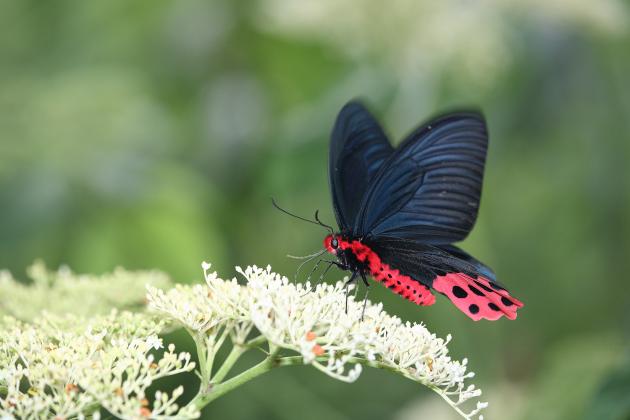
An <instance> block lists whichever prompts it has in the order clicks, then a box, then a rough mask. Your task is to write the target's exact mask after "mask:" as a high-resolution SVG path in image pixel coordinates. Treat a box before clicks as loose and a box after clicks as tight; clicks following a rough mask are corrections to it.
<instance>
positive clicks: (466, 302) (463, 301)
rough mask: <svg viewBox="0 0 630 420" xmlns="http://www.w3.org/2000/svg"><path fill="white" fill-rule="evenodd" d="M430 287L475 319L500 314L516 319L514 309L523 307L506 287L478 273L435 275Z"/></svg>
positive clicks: (488, 317)
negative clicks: (474, 274)
mask: <svg viewBox="0 0 630 420" xmlns="http://www.w3.org/2000/svg"><path fill="white" fill-rule="evenodd" d="M433 288H434V289H435V290H437V291H438V292H440V293H442V294H444V295H446V297H448V298H449V299H450V300H451V302H453V304H454V305H455V306H457V308H458V309H459V310H460V311H462V312H463V313H465V314H466V315H468V316H469V317H470V318H471V319H473V320H475V321H479V320H480V319H489V320H491V321H494V320H496V319H499V318H501V317H502V316H506V317H507V318H508V319H515V318H516V310H517V309H518V308H521V307H523V303H522V302H521V301H519V300H518V299H516V298H514V297H512V296H510V294H509V293H508V291H507V290H505V289H503V288H499V287H498V286H496V285H493V284H492V283H490V281H489V280H488V279H486V278H484V277H481V276H480V277H478V278H476V279H475V278H472V277H470V276H468V275H466V274H464V273H449V274H446V275H445V276H438V277H436V279H435V280H433Z"/></svg>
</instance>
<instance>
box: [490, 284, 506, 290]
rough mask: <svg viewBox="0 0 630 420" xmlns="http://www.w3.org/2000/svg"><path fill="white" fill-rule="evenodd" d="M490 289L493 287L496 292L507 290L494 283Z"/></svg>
mask: <svg viewBox="0 0 630 420" xmlns="http://www.w3.org/2000/svg"><path fill="white" fill-rule="evenodd" d="M490 287H492V288H493V289H494V290H499V291H501V290H505V289H504V288H503V287H501V286H499V285H498V284H494V283H490Z"/></svg>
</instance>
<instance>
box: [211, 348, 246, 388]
mask: <svg viewBox="0 0 630 420" xmlns="http://www.w3.org/2000/svg"><path fill="white" fill-rule="evenodd" d="M245 350H247V349H246V348H244V347H241V346H239V345H237V344H234V346H233V347H232V350H231V351H230V354H228V357H227V358H226V359H225V361H224V362H223V364H222V365H221V367H220V368H219V370H218V371H217V373H216V374H215V375H214V376H212V383H213V384H218V383H220V382H221V381H222V380H223V379H224V378H225V376H226V375H227V374H228V373H229V372H230V369H232V366H234V364H235V363H236V361H237V360H238V359H239V357H241V355H242V354H243V353H245Z"/></svg>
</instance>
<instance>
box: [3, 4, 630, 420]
mask: <svg viewBox="0 0 630 420" xmlns="http://www.w3.org/2000/svg"><path fill="white" fill-rule="evenodd" d="M629 23H630V17H629V11H628V7H627V2H623V1H621V0H603V1H598V2H589V1H586V0H566V1H563V2H561V3H560V4H558V3H557V2H547V1H542V0H537V1H533V2H523V1H518V0H511V1H505V2H494V1H490V0H487V1H478V2H464V3H462V2H460V1H454V0H447V1H440V2H431V1H415V0H413V1H412V0H395V1H393V2H392V4H390V5H388V7H387V8H383V6H382V2H379V1H376V0H366V1H361V2H359V1H348V2H337V1H333V0H313V1H304V2H289V1H285V0H257V1H252V2H229V1H227V0H211V1H207V2H206V1H201V0H194V1H187V2H155V1H140V2H133V3H129V2H124V1H122V0H114V1H108V2H83V3H78V2H69V1H60V2H55V3H54V4H52V3H47V2H37V1H32V0H31V1H28V0H27V1H21V2H17V1H7V2H1V3H0V62H1V63H2V64H1V65H0V267H3V268H8V269H10V270H12V271H13V272H19V270H22V269H23V267H25V266H27V265H28V264H30V263H31V261H32V260H33V259H34V258H36V257H42V258H43V259H44V261H45V262H46V264H48V266H52V267H57V266H58V265H60V264H69V265H70V266H72V267H73V268H75V269H77V270H78V271H80V272H97V273H98V272H105V271H109V270H111V269H113V268H114V267H116V266H118V265H124V266H125V267H128V268H131V269H136V268H137V269H142V268H144V269H146V268H151V269H153V268H156V269H161V270H164V271H166V272H168V273H169V274H170V275H171V276H173V278H175V279H177V280H178V281H182V282H193V281H199V280H200V279H201V273H200V272H198V271H196V270H195V269H194V267H197V266H198V263H199V261H201V260H203V259H208V260H212V261H213V262H215V265H216V267H217V269H218V270H219V271H222V272H231V270H232V267H233V266H234V265H236V264H240V265H247V264H252V263H258V264H267V263H271V264H272V265H273V266H274V268H275V269H277V270H278V271H280V272H287V273H288V272H292V271H293V270H295V267H296V264H295V263H294V261H291V260H287V259H286V258H285V257H284V255H285V254H286V253H291V254H295V255H303V254H307V253H311V252H313V251H314V250H315V249H317V248H319V247H321V239H322V238H323V232H321V231H319V230H318V229H317V228H315V227H313V226H309V225H307V224H301V223H299V222H297V221H295V220H292V219H289V218H286V217H285V216H283V215H281V214H279V213H278V212H276V211H274V210H273V209H272V207H271V205H270V204H269V197H270V196H274V197H276V198H277V199H278V200H279V201H280V202H281V203H282V204H283V205H284V206H286V207H288V208H290V209H292V210H294V211H296V212H298V213H300V214H304V215H309V214H312V213H313V212H314V210H315V209H316V208H320V209H321V210H322V216H323V218H324V219H325V220H327V221H329V222H330V221H332V220H333V217H332V212H331V209H330V198H329V192H328V185H327V180H326V159H327V141H328V139H327V137H328V134H329V131H330V129H331V125H332V123H333V120H334V117H335V113H336V112H337V111H338V110H339V108H340V107H341V106H342V104H343V103H344V102H345V101H346V100H348V99H349V98H351V97H355V96H361V97H363V98H365V99H366V100H367V101H368V103H369V104H370V105H371V106H372V108H373V109H374V110H375V111H376V113H377V114H378V115H379V116H380V117H381V119H382V120H383V122H384V125H385V128H386V131H387V132H388V133H389V134H390V135H391V137H392V138H393V139H395V140H396V141H398V140H399V139H400V138H401V137H402V136H403V135H404V134H405V133H406V132H408V131H410V130H411V129H412V128H413V126H414V125H415V124H417V123H418V122H419V121H420V120H422V119H424V118H426V117H427V116H429V115H431V114H434V113H436V112H439V111H442V110H446V109H449V108H451V107H456V106H465V105H477V106H479V107H481V108H482V109H483V110H484V112H485V114H486V116H487V118H488V121H489V129H490V136H491V139H490V151H489V158H488V163H487V169H486V175H485V185H484V194H483V197H482V202H481V212H480V218H479V221H478V223H477V226H476V227H475V230H474V231H473V233H472V235H471V237H470V238H469V239H468V240H467V241H466V242H465V243H464V244H463V245H462V246H463V247H464V248H465V249H466V250H468V251H470V252H471V253H473V254H474V255H476V256H478V257H479V258H480V259H481V260H482V261H485V262H487V263H489V265H491V266H492V267H493V268H495V270H496V272H497V273H498V275H499V278H500V279H501V280H502V281H503V282H504V283H505V284H506V285H507V286H508V287H509V288H510V290H511V291H512V292H513V294H514V295H515V296H517V297H518V298H519V299H521V300H522V301H524V302H525V308H524V309H523V310H522V311H521V313H520V316H519V319H518V320H516V321H515V322H507V321H502V322H498V323H471V322H470V321H469V320H468V319H466V318H465V317H464V316H462V315H461V314H460V313H458V312H457V311H456V310H454V309H453V308H452V307H451V305H450V304H449V303H448V302H446V301H445V300H444V299H439V298H438V302H437V303H436V305H435V306H433V307H431V308H418V307H415V306H413V305H411V304H409V303H408V302H403V301H401V300H400V299H398V298H397V297H396V296H392V295H391V294H389V293H388V292H387V291H386V290H374V291H373V292H372V293H373V295H372V298H373V299H380V300H382V301H383V302H384V304H385V305H386V308H388V310H389V311H390V312H393V313H396V314H398V315H401V316H402V317H403V318H404V319H409V320H412V321H419V320H422V321H424V322H426V323H427V324H428V325H429V326H430V327H431V329H432V330H434V331H436V332H437V333H438V334H439V335H442V336H443V335H446V334H447V333H449V332H452V333H453V335H455V336H456V337H457V341H456V342H455V343H453V346H452V349H451V350H452V352H453V353H454V354H455V355H458V354H466V355H468V356H469V357H470V358H471V362H472V361H474V365H475V366H476V367H477V369H476V370H477V374H478V377H477V378H478V380H479V381H480V382H481V384H482V385H484V383H487V384H504V383H505V384H511V385H513V386H515V387H517V389H520V390H521V392H522V393H523V394H524V399H525V404H524V406H525V408H523V412H522V413H520V412H519V413H514V412H509V413H506V412H502V413H497V414H496V416H498V417H503V418H506V417H513V418H518V417H519V416H524V415H525V413H528V412H532V411H528V410H535V407H539V406H541V404H542V403H541V401H542V400H541V398H543V397H542V395H541V394H539V393H537V392H535V387H534V386H533V385H532V384H537V383H545V381H546V378H547V375H550V373H549V371H548V370H547V369H544V368H543V367H542V366H543V365H544V364H541V361H542V360H548V358H549V357H551V356H550V355H549V354H548V352H549V351H550V350H549V349H551V348H554V347H555V346H556V345H560V344H559V343H562V342H566V341H567V340H577V341H580V340H582V339H584V338H587V339H588V337H592V336H593V334H594V333H597V334H599V333H601V334H604V335H606V336H610V337H616V338H617V340H621V334H622V332H621V331H622V328H623V320H624V317H627V315H626V314H625V313H624V311H625V309H626V308H627V307H628V300H627V293H624V291H625V290H626V289H627V279H626V275H625V273H627V272H629V271H630V259H628V258H627V254H628V250H630V223H629V222H628V220H630V219H628V215H629V214H630V195H629V194H628V191H630V169H629V168H630V166H628V164H627V162H628V161H629V160H630V127H629V126H628V122H627V121H628V118H627V116H628V115H630V79H629V78H628V77H627V75H628V74H630V55H629V54H628V53H627V50H628V45H629V44H630V32H629V29H630V25H629ZM17 277H23V276H21V275H17ZM337 277H338V273H336V274H335V273H331V275H330V277H329V279H332V278H337ZM595 351H596V350H594V349H593V348H591V347H583V350H581V353H580V354H581V355H582V356H583V358H584V360H589V359H590V358H591V357H592V354H595V353H593V352H595ZM598 354H599V353H598ZM599 357H602V358H610V359H609V360H608V362H611V363H612V361H613V359H614V355H613V354H609V353H606V354H604V355H600V356H599ZM577 359H579V358H576V360H577ZM615 360H616V359H615ZM611 366H612V365H611ZM567 370H570V369H569V368H567ZM603 373H604V372H603V371H598V372H596V373H594V374H593V375H594V376H593V377H592V378H591V379H592V381H593V382H592V383H598V382H597V381H598V380H603V379H602V378H596V376H597V375H600V374H603ZM613 374H614V372H613ZM282 375H283V374H278V375H276V376H272V377H270V378H265V380H264V382H261V384H260V385H258V384H256V383H254V384H252V385H251V386H250V387H246V388H245V391H244V392H250V393H251V396H252V397H251V398H249V399H248V398H239V399H231V397H230V396H228V397H226V399H225V400H224V401H222V402H221V403H220V404H217V405H216V406H215V408H212V409H211V410H213V411H212V412H211V413H209V414H211V415H213V416H215V417H222V416H223V417H225V416H228V417H231V418H249V417H251V413H259V412H260V413H261V414H260V415H259V416H258V417H259V418H263V419H264V418H269V419H278V418H282V414H281V412H282V409H281V408H279V407H289V405H282V404H281V403H278V405H274V403H273V402H264V403H262V402H261V398H260V395H261V394H264V392H265V390H266V389H270V388H271V387H275V386H276V385H274V383H273V382H274V381H278V382H284V381H285V380H286V377H284V376H282ZM561 375H563V374H561ZM612 381H613V382H614V383H616V379H612ZM388 385H391V388H390V389H395V390H396V392H395V395H389V396H388V398H384V397H383V398H381V397H380V396H381V395H384V394H379V393H376V394H374V389H377V388H380V387H381V381H380V379H379V378H378V377H376V376H368V375H366V376H365V378H362V380H361V381H359V382H358V383H356V384H354V385H353V386H352V387H339V388H336V387H335V386H336V385H332V384H331V383H330V382H326V381H322V380H320V379H314V378H312V377H308V376H304V379H303V381H302V385H301V386H303V389H301V390H300V391H301V392H297V391H296V392H295V398H296V399H298V400H300V401H302V400H303V401H304V403H305V404H308V405H309V406H310V407H312V410H314V412H313V416H314V417H315V416H317V414H318V413H320V415H319V417H320V418H322V417H327V413H331V412H334V413H337V414H338V416H339V417H348V418H357V417H361V418H365V419H376V418H383V416H384V413H389V414H387V415H389V416H390V417H395V416H396V415H397V414H396V413H399V410H403V408H401V406H402V405H404V403H405V402H408V404H410V405H411V404H413V400H414V399H415V398H417V389H415V388H413V387H405V386H404V385H396V384H388ZM256 387H260V388H256ZM330 387H333V388H334V389H335V392H334V393H331V394H329V393H328V392H327V391H326V390H327V389H328V388H330ZM613 388H614V389H617V388H615V387H614V386H613V385H610V387H607V386H603V388H601V389H600V391H598V392H599V393H600V394H598V395H599V396H600V397H601V398H604V399H605V396H606V395H607V393H608V392H609V391H610V392H611V393H613V394H614V392H616V391H614V390H613ZM248 389H251V391H247V390H248ZM547 389H548V391H547V392H548V397H549V398H550V400H551V401H557V403H556V404H558V405H562V404H568V403H566V402H564V400H563V399H562V398H560V397H561V396H562V395H563V394H564V393H565V392H566V390H565V389H556V388H553V387H550V388H547ZM590 391H592V392H595V388H594V387H593V388H592V389H590ZM590 391H589V392H590ZM383 392H386V391H383ZM602 393H603V394H602ZM586 394H587V393H584V394H583V396H584V398H586V399H587V400H588V401H590V400H591V399H590V397H589V396H588V395H586ZM256 395H258V397H256ZM554 396H555V397H557V398H554ZM600 397H598V398H600ZM366 399H370V400H374V401H367V402H366V401H365V400H366ZM297 405H298V406H299V405H300V404H299V403H298V404H297ZM373 406H376V408H374V409H367V408H366V407H373ZM583 407H585V406H583ZM287 409H289V408H287ZM593 410H594V409H593ZM558 412H560V411H558ZM563 412H564V411H563ZM567 412H571V411H567ZM597 412H598V413H599V411H597ZM582 414H583V413H578V412H577V411H573V412H571V415H582ZM602 415H603V414H602ZM611 415H612V414H611ZM401 416H402V414H401ZM613 418H614V417H613Z"/></svg>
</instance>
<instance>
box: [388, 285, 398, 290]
mask: <svg viewBox="0 0 630 420" xmlns="http://www.w3.org/2000/svg"><path fill="white" fill-rule="evenodd" d="M387 287H388V288H390V289H395V288H396V286H395V285H393V284H390V285H389V286H387Z"/></svg>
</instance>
